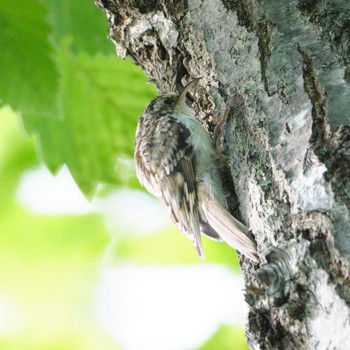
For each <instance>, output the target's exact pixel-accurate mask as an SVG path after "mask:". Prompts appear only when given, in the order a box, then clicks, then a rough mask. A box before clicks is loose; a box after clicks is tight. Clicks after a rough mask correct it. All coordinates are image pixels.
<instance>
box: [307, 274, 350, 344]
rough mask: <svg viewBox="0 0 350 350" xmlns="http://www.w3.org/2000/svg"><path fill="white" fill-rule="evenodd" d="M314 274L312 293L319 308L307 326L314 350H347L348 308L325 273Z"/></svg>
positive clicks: (348, 336)
mask: <svg viewBox="0 0 350 350" xmlns="http://www.w3.org/2000/svg"><path fill="white" fill-rule="evenodd" d="M315 273H317V276H316V275H315V283H314V289H313V292H314V293H315V297H316V300H317V304H318V305H319V307H318V309H317V310H316V313H315V317H314V318H313V319H310V321H309V322H308V324H307V329H308V334H309V337H310V338H311V340H312V341H313V343H314V349H319V350H324V349H337V350H346V349H349V344H350V331H349V324H350V313H349V308H348V306H347V305H346V304H345V302H344V300H343V299H341V298H340V297H339V296H338V294H337V292H336V290H335V288H334V287H333V286H332V285H330V284H329V281H328V276H327V274H326V272H324V271H323V270H317V271H315Z"/></svg>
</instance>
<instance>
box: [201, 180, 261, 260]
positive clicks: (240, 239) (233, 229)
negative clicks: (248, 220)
mask: <svg viewBox="0 0 350 350" xmlns="http://www.w3.org/2000/svg"><path fill="white" fill-rule="evenodd" d="M198 194H199V197H200V200H199V201H200V204H201V209H202V211H203V213H204V215H205V218H206V219H207V221H208V224H209V225H210V226H211V227H212V228H213V229H214V230H215V231H216V232H217V233H218V235H219V236H220V237H221V238H222V239H223V240H224V241H225V242H226V243H227V244H228V245H229V246H231V247H233V248H235V249H237V250H239V251H240V252H241V253H242V254H244V255H245V256H247V257H248V258H250V259H251V260H253V261H255V262H257V263H259V262H260V259H259V256H258V252H257V249H256V244H255V242H253V241H252V240H251V239H250V238H249V237H248V236H247V233H248V229H247V228H246V227H245V226H244V225H243V224H242V223H240V222H239V221H238V220H237V219H235V218H234V217H233V216H232V215H231V214H230V213H229V212H228V211H227V210H226V209H225V208H224V207H223V206H222V205H221V204H220V202H219V201H218V200H217V199H216V198H212V197H211V196H210V195H209V193H208V191H207V190H206V189H205V188H204V186H200V188H199V193H198Z"/></svg>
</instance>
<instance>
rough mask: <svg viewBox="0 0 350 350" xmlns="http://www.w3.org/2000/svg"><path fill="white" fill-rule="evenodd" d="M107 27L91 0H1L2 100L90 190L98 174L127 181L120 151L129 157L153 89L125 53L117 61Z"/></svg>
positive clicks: (52, 160) (52, 164)
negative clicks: (19, 115)
mask: <svg viewBox="0 0 350 350" xmlns="http://www.w3.org/2000/svg"><path fill="white" fill-rule="evenodd" d="M82 14H83V15H82ZM106 33H107V23H106V19H105V17H104V15H103V13H102V11H99V9H98V8H97V7H96V6H94V4H93V3H92V2H89V1H83V0H80V1H68V0H65V1H58V0H54V1H52V0H50V1H49V0H47V1H39V0H32V1H28V0H20V1H19V3H18V2H12V3H11V2H8V1H4V0H0V41H1V43H2V52H3V54H2V55H0V66H1V67H4V68H3V70H2V74H1V75H0V98H1V101H2V104H9V105H10V106H11V107H12V108H13V109H14V110H16V111H18V112H20V113H21V116H22V121H23V125H24V127H25V129H26V131H27V132H28V133H29V134H31V135H35V137H36V139H37V144H38V150H39V153H40V155H41V158H42V160H43V161H44V162H45V164H46V165H47V166H48V167H49V169H50V170H51V171H52V172H53V173H55V172H57V171H58V170H59V169H60V167H61V166H62V165H63V164H66V165H67V166H68V168H69V170H70V172H71V174H72V176H73V177H74V179H75V181H76V182H77V184H78V185H79V187H80V188H81V190H82V191H83V192H84V193H85V194H86V195H88V196H91V195H92V194H93V192H94V190H95V188H96V186H97V184H98V183H100V182H103V183H110V184H113V185H121V184H124V183H123V179H124V176H123V168H120V167H119V168H116V165H117V158H118V157H120V156H122V157H128V158H132V155H133V140H134V133H135V128H136V123H137V119H138V117H139V115H140V114H141V113H142V111H143V109H144V107H145V106H146V104H147V102H149V100H150V99H151V98H152V97H154V96H155V93H156V91H155V89H154V87H152V86H151V85H147V84H146V77H145V76H144V75H143V74H142V73H141V71H140V69H139V68H137V67H135V66H134V65H133V64H132V63H131V62H130V60H125V61H119V62H118V64H117V63H116V58H115V54H114V50H113V46H112V44H111V43H110V42H109V41H108V40H107V38H106ZM131 82H132V83H131ZM130 184H131V185H134V186H137V182H136V181H131V183H128V185H129V186H130Z"/></svg>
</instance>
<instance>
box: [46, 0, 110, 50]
mask: <svg viewBox="0 0 350 350" xmlns="http://www.w3.org/2000/svg"><path fill="white" fill-rule="evenodd" d="M42 1H43V3H44V4H46V6H47V8H48V11H49V16H48V18H49V22H50V24H51V26H52V31H53V34H52V37H51V38H52V41H53V43H54V45H55V46H57V45H60V44H61V42H62V40H65V39H67V38H70V39H71V49H72V51H73V52H74V53H79V52H83V51H84V52H86V53H89V54H95V53H97V52H101V53H106V54H107V53H114V52H115V49H114V46H113V44H112V42H111V41H110V40H108V39H107V33H108V23H107V19H106V16H105V14H104V13H103V11H102V10H101V9H99V8H98V7H97V5H96V4H95V3H94V1H93V0H74V1H72V0H42Z"/></svg>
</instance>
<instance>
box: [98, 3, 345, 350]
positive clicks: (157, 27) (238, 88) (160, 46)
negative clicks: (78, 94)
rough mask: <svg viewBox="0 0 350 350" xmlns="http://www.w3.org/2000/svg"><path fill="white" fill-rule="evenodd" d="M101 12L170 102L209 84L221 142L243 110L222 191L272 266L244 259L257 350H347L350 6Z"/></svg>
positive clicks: (178, 6)
mask: <svg viewBox="0 0 350 350" xmlns="http://www.w3.org/2000/svg"><path fill="white" fill-rule="evenodd" d="M98 4H99V5H100V6H101V7H102V8H103V9H104V11H105V13H106V14H107V17H108V20H109V23H110V38H111V39H112V40H113V42H114V43H115V45H116V48H117V53H118V55H119V56H121V57H125V56H127V55H128V56H130V57H131V58H132V59H133V61H134V62H135V63H136V64H138V65H140V66H141V67H142V68H143V69H144V71H145V72H146V74H147V75H148V76H149V77H150V79H151V80H152V81H154V82H155V83H156V85H157V87H158V89H159V91H160V93H164V92H169V91H178V90H179V89H180V88H181V87H182V86H183V85H184V84H185V83H186V82H188V81H190V80H192V79H193V78H196V77H202V79H201V80H200V83H199V84H200V86H199V88H198V89H197V92H196V98H195V101H196V102H195V106H196V107H195V108H196V109H197V111H198V117H199V118H200V119H201V120H202V121H203V124H204V125H206V126H207V128H208V130H209V131H210V132H212V131H213V126H214V124H215V116H216V115H219V114H220V113H222V110H223V108H224V106H225V103H226V101H227V100H228V99H229V98H230V97H232V99H231V101H232V103H231V109H230V114H229V118H228V120H227V123H226V125H225V128H224V138H223V142H222V148H223V151H224V152H226V154H227V155H228V157H229V164H230V172H229V171H228V172H227V173H226V176H225V174H224V176H225V183H226V184H228V186H229V187H230V191H231V193H232V199H233V198H236V199H238V203H239V213H235V214H236V216H240V217H241V219H242V221H243V222H245V223H246V224H247V226H249V227H250V228H251V229H252V232H253V233H254V236H255V239H256V241H257V244H258V250H259V253H260V256H261V258H262V260H263V264H262V265H261V266H259V267H258V266H255V265H253V263H251V262H250V261H248V260H246V259H244V258H241V264H242V270H243V273H244V275H245V281H246V288H247V289H246V301H247V303H248V304H249V306H250V312H249V320H248V322H249V323H248V326H247V337H248V344H249V345H250V347H251V348H252V349H259V348H260V349H279V350H280V349H322V350H324V349H349V347H350V308H349V305H350V277H349V256H350V228H349V223H350V216H349V209H350V176H349V175H350V127H349V126H350V118H349V117H350V85H349V82H350V6H349V4H348V1H345V0H344V1H336V2H335V1H334V2H331V1H327V0H314V1H307V0H299V1H292V0H289V1H274V0H269V1H268V0H261V1H258V0H245V1H244V0H204V1H201V0H188V1H185V0H182V1H166V0H163V1H162V0H153V1H146V0H129V1H122V0H98ZM135 98H137V97H135ZM231 202H233V200H232V201H231ZM231 209H232V210H233V209H234V208H231Z"/></svg>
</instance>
